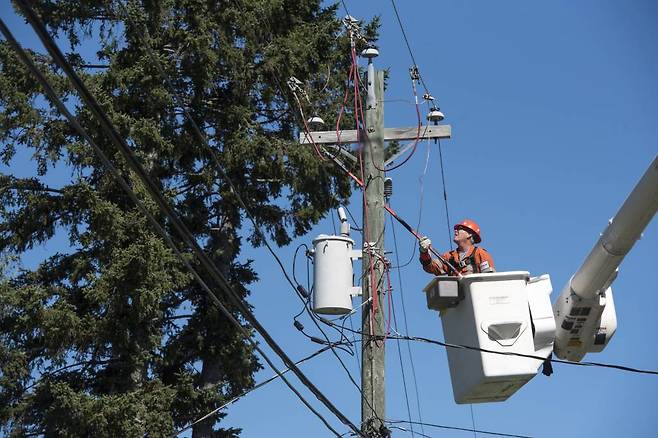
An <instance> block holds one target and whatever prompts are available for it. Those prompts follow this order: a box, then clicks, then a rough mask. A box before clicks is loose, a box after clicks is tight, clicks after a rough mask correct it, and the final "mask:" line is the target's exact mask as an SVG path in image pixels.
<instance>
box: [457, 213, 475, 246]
mask: <svg viewBox="0 0 658 438" xmlns="http://www.w3.org/2000/svg"><path fill="white" fill-rule="evenodd" d="M454 228H455V230H458V229H460V228H463V229H465V230H466V231H468V232H469V233H471V234H473V241H474V242H475V243H480V242H482V238H481V237H480V226H479V225H478V224H476V223H475V221H472V220H470V219H464V220H463V221H461V222H460V223H458V224H455V227H454Z"/></svg>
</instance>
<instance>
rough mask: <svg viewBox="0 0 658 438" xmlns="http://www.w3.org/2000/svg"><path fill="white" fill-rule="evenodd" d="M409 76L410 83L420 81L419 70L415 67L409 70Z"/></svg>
mask: <svg viewBox="0 0 658 438" xmlns="http://www.w3.org/2000/svg"><path fill="white" fill-rule="evenodd" d="M409 76H411V80H412V81H420V70H418V66H417V65H414V66H413V67H411V68H409Z"/></svg>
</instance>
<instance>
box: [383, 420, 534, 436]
mask: <svg viewBox="0 0 658 438" xmlns="http://www.w3.org/2000/svg"><path fill="white" fill-rule="evenodd" d="M386 422H387V423H389V424H405V423H408V424H422V425H424V426H427V427H435V428H437V429H447V430H459V431H462V432H476V433H483V434H487V435H494V436H504V437H512V438H532V437H531V436H528V435H517V434H512V433H503V432H493V431H490V430H478V429H475V428H473V429H469V428H467V427H456V426H446V425H444V424H436V423H422V422H420V421H404V420H387V421H386Z"/></svg>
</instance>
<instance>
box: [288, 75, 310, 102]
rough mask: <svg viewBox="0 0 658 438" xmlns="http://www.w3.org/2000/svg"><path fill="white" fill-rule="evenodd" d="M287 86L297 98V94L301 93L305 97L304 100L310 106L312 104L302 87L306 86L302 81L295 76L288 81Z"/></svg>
mask: <svg viewBox="0 0 658 438" xmlns="http://www.w3.org/2000/svg"><path fill="white" fill-rule="evenodd" d="M286 84H287V85H288V88H290V91H292V93H293V94H294V95H295V96H297V93H299V94H301V95H302V96H304V98H305V99H306V101H307V102H308V103H309V104H310V103H311V100H310V99H309V98H308V94H306V90H304V89H303V88H302V85H304V83H303V82H302V81H300V80H299V79H297V78H296V77H294V76H290V78H289V79H288V80H287V81H286Z"/></svg>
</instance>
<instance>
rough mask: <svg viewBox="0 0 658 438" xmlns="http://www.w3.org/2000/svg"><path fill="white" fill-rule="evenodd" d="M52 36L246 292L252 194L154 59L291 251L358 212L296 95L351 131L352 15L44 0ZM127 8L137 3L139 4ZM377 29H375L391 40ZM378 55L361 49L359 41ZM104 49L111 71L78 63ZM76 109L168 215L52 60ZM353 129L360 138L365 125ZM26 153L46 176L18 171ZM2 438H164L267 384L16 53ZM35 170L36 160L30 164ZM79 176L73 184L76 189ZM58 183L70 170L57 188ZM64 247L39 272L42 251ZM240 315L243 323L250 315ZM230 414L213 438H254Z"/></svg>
mask: <svg viewBox="0 0 658 438" xmlns="http://www.w3.org/2000/svg"><path fill="white" fill-rule="evenodd" d="M34 3H35V8H36V10H37V12H38V13H39V15H40V16H41V17H42V19H43V20H44V22H45V23H46V24H47V26H48V28H49V30H50V32H51V34H55V35H57V36H58V38H59V41H60V42H64V41H66V42H68V43H69V45H70V48H69V50H70V53H67V56H68V57H69V59H70V61H71V62H72V63H73V64H74V65H75V66H76V68H77V70H78V71H79V73H80V75H81V76H82V77H83V79H84V81H85V83H86V84H87V86H88V87H89V88H90V90H91V91H92V93H93V94H94V95H95V96H96V98H97V99H98V100H99V102H100V103H101V105H102V106H103V107H104V109H105V110H106V111H107V113H108V115H109V116H110V119H111V120H112V121H113V123H114V124H115V126H117V128H118V129H119V131H120V132H121V134H122V135H123V136H124V138H127V139H128V140H129V144H130V145H131V146H132V147H133V149H134V151H135V152H136V153H137V155H138V156H139V157H140V159H141V161H142V163H143V165H144V166H145V168H146V169H147V170H148V172H149V174H150V176H151V177H152V178H153V179H154V180H155V181H156V182H157V183H158V184H159V186H160V188H161V190H162V192H163V193H164V194H165V195H166V197H167V198H168V199H169V201H170V202H171V204H172V205H173V206H174V207H175V210H176V211H177V213H178V214H179V216H180V217H181V218H183V220H184V222H185V224H186V225H187V227H188V228H189V229H190V230H191V231H192V232H193V233H194V234H195V236H196V237H197V239H198V241H199V242H200V243H201V244H202V245H203V248H204V250H205V251H206V252H207V253H208V254H209V255H210V256H211V257H212V259H213V261H214V262H215V263H216V265H217V266H218V267H219V269H220V270H221V271H222V272H223V274H224V275H225V276H226V277H227V278H228V279H229V280H230V282H231V284H232V286H233V287H234V289H235V290H236V291H238V292H239V293H240V294H241V295H242V296H243V297H247V296H248V294H249V290H248V287H249V285H250V284H251V283H253V282H254V281H257V276H256V273H255V272H254V271H253V270H252V268H251V266H250V261H249V260H245V259H244V257H241V248H242V246H243V245H244V244H245V243H249V244H251V245H254V246H259V245H262V243H263V236H261V235H260V234H259V233H258V232H257V230H255V229H254V227H252V226H250V224H249V222H248V221H246V220H245V211H244V210H243V209H242V208H241V207H240V203H239V202H238V200H237V198H236V193H235V192H233V191H232V190H230V189H229V187H228V184H227V181H226V180H224V178H223V177H222V175H223V174H222V173H221V172H218V170H217V167H216V166H215V165H214V163H213V160H212V159H211V154H210V153H209V151H208V149H207V148H206V147H205V145H204V144H203V143H202V142H200V141H199V139H198V138H197V136H195V133H194V131H193V130H192V127H191V124H190V122H189V120H187V119H186V118H185V117H184V116H183V113H182V109H181V108H180V107H178V106H177V105H176V100H175V99H174V96H173V95H172V93H171V91H170V89H169V88H168V85H167V82H166V81H165V80H164V79H163V78H162V76H161V75H160V74H159V71H158V68H157V65H156V64H155V63H154V62H153V60H152V59H151V57H150V55H149V53H148V50H146V43H145V41H147V42H148V45H149V46H151V47H152V48H153V51H154V52H155V54H156V56H157V57H158V59H159V61H160V63H161V64H162V66H163V68H164V70H165V72H166V74H167V75H168V76H169V77H170V78H171V82H172V83H173V85H174V87H175V89H176V92H177V93H179V94H180V95H181V96H183V99H184V101H185V107H186V109H187V110H188V111H189V112H190V113H191V114H192V116H193V117H194V120H195V121H196V123H197V124H198V125H199V126H200V127H201V129H202V130H203V132H204V134H205V135H206V136H207V138H208V142H209V144H210V147H211V148H212V150H213V151H214V152H215V153H216V154H217V156H218V158H219V160H220V162H221V165H222V168H223V169H224V171H225V173H226V175H228V176H229V177H230V179H231V180H232V182H233V183H234V184H235V186H236V188H237V192H238V193H239V195H240V196H241V197H242V200H243V201H244V202H245V203H246V205H247V208H248V209H249V210H250V212H251V213H252V214H253V216H254V219H255V220H256V222H257V223H258V225H259V227H262V229H263V230H265V232H266V234H267V236H268V238H269V239H272V240H273V241H274V242H275V243H276V244H277V245H285V244H288V243H289V242H290V241H291V239H292V238H293V237H295V236H300V235H302V234H304V233H306V232H307V231H308V230H309V229H310V227H311V226H312V225H313V224H315V223H316V222H317V221H318V220H319V219H321V218H322V217H323V216H324V215H325V214H326V213H327V211H328V210H329V209H332V208H335V207H336V206H337V205H338V204H339V203H341V202H345V201H346V200H347V199H348V197H349V195H350V193H351V190H352V186H351V183H350V181H349V180H348V178H346V177H345V175H344V174H343V173H342V172H341V171H340V169H338V168H336V167H335V166H333V165H331V164H328V162H322V161H321V160H319V159H318V157H317V156H316V155H315V152H314V150H313V148H312V147H308V146H301V145H299V144H297V142H296V141H295V137H296V135H297V134H298V132H299V128H298V127H299V126H300V124H301V121H300V118H299V112H298V109H297V108H296V107H295V106H294V105H290V104H289V102H294V99H293V97H292V95H291V94H290V91H289V90H288V89H287V87H286V81H287V79H288V78H289V77H291V76H295V77H297V78H299V79H301V80H302V81H304V84H305V89H306V91H307V92H308V94H309V102H313V105H309V103H308V102H307V103H305V105H306V108H305V110H306V111H307V112H309V113H310V112H317V113H318V114H320V115H321V116H322V117H324V118H325V119H326V120H334V119H335V115H336V114H337V113H338V109H339V107H340V105H341V103H342V99H343V93H344V87H345V78H346V76H347V72H348V70H349V66H350V58H349V45H350V42H349V39H348V38H347V37H346V36H345V35H344V32H342V25H341V22H340V19H338V18H337V14H338V10H337V7H336V6H328V7H322V5H321V4H320V3H321V2H320V1H318V0H296V1H292V0H251V1H244V0H242V1H241V0H234V1H215V0H155V1H146V0H144V1H142V2H136V1H127V2H124V1H123V0H122V1H120V2H116V1H111V0H90V1H85V2H79V1H77V0H48V1H46V0H41V1H35V2H34ZM124 4H126V5H127V9H126V8H125V7H124ZM376 28H377V23H376V22H373V23H370V24H368V25H367V26H366V28H365V30H364V34H365V35H366V36H367V37H368V38H369V39H371V40H372V39H374V38H375V37H376V34H375V33H376ZM359 44H362V43H359ZM88 45H91V46H96V45H97V46H98V50H97V59H95V60H91V61H90V60H89V59H85V57H83V56H81V55H79V54H78V52H79V51H80V49H84V48H85V47H86V46H88ZM32 56H33V58H34V59H35V60H36V61H37V62H38V64H39V65H40V68H41V69H42V71H44V72H46V73H47V76H48V77H49V78H50V80H51V81H52V82H53V84H55V88H56V89H57V91H58V92H59V93H60V95H61V96H62V97H66V98H68V99H69V107H70V108H71V109H72V110H73V112H74V113H75V114H76V116H77V117H78V118H79V120H80V122H81V124H82V125H83V126H84V127H85V128H86V129H87V130H88V131H89V133H90V134H91V136H92V137H93V138H94V139H95V141H96V142H97V144H98V145H99V146H100V147H101V148H102V149H103V150H104V151H105V152H106V154H107V155H108V156H110V157H111V158H112V160H113V161H114V163H115V164H116V165H117V167H118V168H119V169H120V171H121V172H122V174H123V175H125V177H126V178H127V179H128V181H129V182H130V184H131V185H132V186H133V188H134V190H135V191H136V192H137V194H138V196H139V197H140V198H141V199H143V201H144V202H145V203H146V205H147V207H148V208H149V209H150V210H151V211H152V212H153V214H154V215H155V216H156V217H157V218H159V220H160V221H161V223H162V224H163V226H165V227H167V221H166V220H165V219H164V218H163V217H162V216H161V215H160V214H159V212H158V210H157V208H156V206H155V204H154V203H152V202H151V201H150V199H149V197H148V195H147V194H146V191H145V190H144V189H143V187H142V186H141V184H140V182H139V181H138V180H137V178H136V177H134V176H133V175H132V174H131V173H130V171H129V170H128V167H127V165H126V164H125V163H124V162H123V161H122V160H121V158H120V155H119V153H118V151H117V150H116V149H115V148H114V146H113V145H112V144H111V142H110V141H109V140H108V139H107V138H106V137H105V136H104V135H103V133H102V131H101V129H100V128H99V125H98V123H97V121H96V120H95V119H94V118H93V116H92V115H91V113H90V112H89V111H88V110H87V109H86V108H85V106H84V105H83V104H81V103H80V102H79V101H78V100H76V97H75V94H74V93H73V92H72V89H71V86H70V84H69V83H68V81H67V80H66V79H65V77H64V75H63V74H62V72H61V71H60V70H59V69H57V68H55V67H54V65H53V64H52V62H50V60H49V58H48V57H47V56H45V55H44V54H39V53H33V54H32ZM343 121H344V127H345V128H352V127H353V118H352V117H350V114H349V111H348V113H347V114H346V116H345V117H344V118H343ZM23 151H27V153H28V154H29V155H30V156H31V157H32V160H34V161H35V162H36V164H37V168H38V172H37V174H36V175H33V176H30V177H24V176H20V173H19V172H16V173H15V174H12V172H11V169H12V168H13V167H12V166H17V165H19V164H20V162H21V158H20V157H18V156H17V155H19V154H18V152H23ZM0 154H1V155H0V158H1V159H2V161H3V162H4V164H5V165H6V166H8V167H7V168H8V169H10V171H8V172H6V173H4V174H1V175H0V218H1V219H0V222H1V223H0V254H4V257H3V259H2V263H0V266H2V268H1V269H0V431H2V430H4V431H5V432H6V433H8V434H9V435H10V436H24V435H26V434H32V435H36V434H45V435H46V436H144V435H145V434H147V435H149V436H162V435H167V434H171V433H172V431H174V430H175V429H176V428H179V427H181V426H184V425H186V424H188V423H189V422H190V421H191V420H193V419H195V418H196V417H198V416H200V415H201V414H203V413H205V412H207V411H210V410H211V409H213V408H215V407H217V406H219V405H220V404H221V403H222V402H224V401H226V400H227V399H229V398H231V397H233V396H235V395H237V394H239V393H241V392H242V391H243V390H245V389H246V388H249V387H250V386H252V385H253V383H254V382H253V374H254V372H255V371H257V370H258V369H259V367H260V363H259V361H258V360H257V358H256V357H255V356H254V352H253V351H252V348H251V347H250V345H249V343H248V342H247V341H246V340H245V339H244V338H243V337H242V336H241V335H240V333H239V332H238V331H237V330H236V328H235V327H234V326H233V325H231V324H230V323H229V322H228V321H227V320H226V319H225V318H224V317H222V315H221V314H220V313H219V312H218V310H217V309H216V308H215V307H213V305H212V304H211V302H210V301H209V300H208V298H207V297H206V296H205V294H204V293H203V291H202V290H201V289H200V287H199V286H198V285H197V284H196V283H195V282H194V280H193V278H192V277H191V275H190V274H189V272H187V271H186V270H185V268H184V267H183V265H182V263H181V262H180V260H178V259H177V258H176V257H175V256H174V254H173V253H172V251H171V250H170V249H169V248H168V247H167V246H166V244H165V243H164V242H163V241H162V239H161V238H159V236H158V235H157V234H156V233H155V231H154V230H153V229H152V227H151V226H150V225H149V223H148V221H147V219H146V218H145V217H144V216H143V215H142V214H141V213H140V212H139V210H138V209H137V208H136V207H135V205H134V204H133V203H132V202H131V201H130V199H129V198H128V196H127V195H126V194H125V193H124V192H123V191H122V190H121V188H120V187H119V185H118V184H117V182H116V181H115V180H114V179H113V178H112V177H111V175H110V174H109V173H108V172H107V171H106V169H104V168H103V166H102V165H101V163H100V160H99V159H98V158H97V157H96V156H95V155H94V153H93V151H92V150H91V148H90V147H89V145H87V144H85V142H84V140H83V139H82V138H80V136H79V135H77V133H76V132H75V131H74V130H73V129H72V127H71V126H70V125H69V124H68V123H67V122H66V121H65V120H64V119H63V117H62V116H61V115H60V114H59V113H58V112H57V110H56V109H55V108H54V106H52V105H51V104H50V102H48V101H47V100H45V99H44V94H43V90H42V89H41V88H40V87H39V85H38V84H37V83H36V81H35V80H34V78H32V77H31V75H30V74H29V72H28V71H27V70H26V69H25V68H24V66H23V65H22V64H21V63H20V62H19V60H18V58H17V57H16V56H15V54H14V53H13V52H12V50H11V49H10V47H9V46H8V45H7V44H6V43H5V42H4V41H3V42H0ZM20 155H21V156H23V157H24V156H25V153H21V154H20ZM62 172H64V173H66V174H67V175H68V176H70V177H68V178H63V177H61V173H62ZM53 173H56V174H58V175H60V176H59V177H54V176H53ZM59 235H64V236H66V237H67V239H68V247H67V248H63V249H61V250H60V252H58V253H56V254H52V255H49V256H48V257H46V258H45V259H44V260H42V261H40V262H39V263H38V265H37V266H36V267H35V268H33V269H28V268H26V267H24V266H21V265H20V263H19V261H20V259H21V257H22V256H23V254H25V253H26V252H27V251H29V250H30V249H32V248H34V247H35V246H38V245H42V244H45V243H48V242H49V241H50V240H51V239H52V238H53V237H55V236H59ZM233 312H234V313H235V314H236V316H237V315H238V314H237V311H235V310H233ZM220 418H222V415H220V416H217V417H216V418H214V419H212V420H208V421H205V422H202V423H200V424H198V425H197V426H195V428H194V430H193V434H194V436H204V437H205V436H218V437H230V436H237V435H238V434H239V432H240V430H239V429H222V428H220V427H219V425H218V424H217V423H216V421H218V420H217V419H220Z"/></svg>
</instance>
